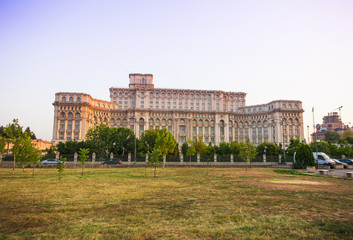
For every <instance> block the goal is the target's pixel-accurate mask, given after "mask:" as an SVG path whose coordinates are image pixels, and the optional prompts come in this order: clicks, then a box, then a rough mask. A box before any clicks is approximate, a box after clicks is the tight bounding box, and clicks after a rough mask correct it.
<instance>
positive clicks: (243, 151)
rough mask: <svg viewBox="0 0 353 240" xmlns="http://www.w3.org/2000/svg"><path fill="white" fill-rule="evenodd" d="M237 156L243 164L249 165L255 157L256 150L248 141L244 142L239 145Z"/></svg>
mask: <svg viewBox="0 0 353 240" xmlns="http://www.w3.org/2000/svg"><path fill="white" fill-rule="evenodd" d="M239 156H240V158H241V159H243V161H244V162H249V163H251V160H253V159H254V158H255V157H256V148H255V147H254V145H253V144H252V143H251V142H250V140H249V139H248V140H246V142H245V143H243V142H241V143H240V153H239Z"/></svg>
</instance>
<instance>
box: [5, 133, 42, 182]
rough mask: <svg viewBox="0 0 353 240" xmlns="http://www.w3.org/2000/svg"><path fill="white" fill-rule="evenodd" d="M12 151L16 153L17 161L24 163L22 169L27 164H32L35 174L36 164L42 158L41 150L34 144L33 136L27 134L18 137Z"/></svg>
mask: <svg viewBox="0 0 353 240" xmlns="http://www.w3.org/2000/svg"><path fill="white" fill-rule="evenodd" d="M12 152H13V154H14V155H16V162H18V163H20V164H21V165H22V171H24V166H25V165H26V164H32V167H33V175H34V164H35V163H38V161H39V159H40V156H41V155H40V151H39V150H38V149H37V148H36V147H35V146H34V145H33V144H32V142H31V137H30V136H29V135H27V134H25V135H24V136H20V137H18V138H16V141H15V142H14V144H13V147H12Z"/></svg>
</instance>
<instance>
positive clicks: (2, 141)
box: [0, 136, 6, 155]
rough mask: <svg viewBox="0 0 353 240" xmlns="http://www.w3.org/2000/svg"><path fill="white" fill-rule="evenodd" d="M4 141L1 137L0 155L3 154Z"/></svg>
mask: <svg viewBox="0 0 353 240" xmlns="http://www.w3.org/2000/svg"><path fill="white" fill-rule="evenodd" d="M5 147H6V140H5V138H3V137H2V136H0V155H2V154H4V153H5Z"/></svg>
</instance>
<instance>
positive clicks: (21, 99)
mask: <svg viewBox="0 0 353 240" xmlns="http://www.w3.org/2000/svg"><path fill="white" fill-rule="evenodd" d="M352 13H353V1H350V0H347V1H340V0H331V1H325V0H313V1H310V0H305V1H291V0H288V1H285V0H281V1H270V0H269V1H262V0H258V1H255V0H254V1H249V0H247V1H245V0H244V1H236V0H232V1H222V0H218V1H205V0H202V1H192V0H188V1H166V0H163V1H118V0H115V1H113V0H111V1H88V0H82V1H74V0H71V1H62V0H61V1H44V0H43V1H34V0H22V1H17V0H0V81H1V90H2V91H1V94H0V102H1V107H0V125H6V124H7V123H9V122H11V120H12V119H13V118H19V121H20V123H21V124H22V125H24V126H30V127H31V129H32V130H33V131H34V132H35V133H36V134H37V137H38V138H43V139H46V140H51V139H52V127H53V116H54V113H53V109H54V108H53V106H52V103H53V102H54V96H55V93H56V92H60V91H75V92H85V93H89V94H91V96H92V97H94V98H99V99H104V100H109V87H112V86H114V87H128V81H129V79H128V74H129V73H134V72H139V73H152V74H153V75H154V83H155V86H156V87H159V88H186V89H219V90H225V91H243V92H246V93H247V104H248V105H252V104H262V103H267V102H270V101H272V100H277V99H294V100H301V101H302V102H303V106H304V110H305V113H304V123H305V126H306V125H309V126H310V131H312V124H313V122H312V112H311V108H312V107H315V110H316V112H315V113H316V114H315V117H316V120H317V122H321V119H322V117H323V116H324V115H325V114H327V113H328V112H331V111H333V110H335V109H336V108H338V107H339V106H341V105H343V109H342V117H343V120H344V122H346V123H348V122H352V123H353V111H352V110H353V101H352V95H351V92H352V89H353V14H352ZM305 130H306V127H305ZM306 136H307V134H306V133H305V137H306Z"/></svg>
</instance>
